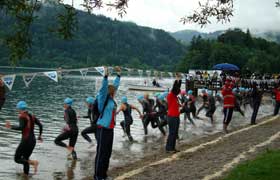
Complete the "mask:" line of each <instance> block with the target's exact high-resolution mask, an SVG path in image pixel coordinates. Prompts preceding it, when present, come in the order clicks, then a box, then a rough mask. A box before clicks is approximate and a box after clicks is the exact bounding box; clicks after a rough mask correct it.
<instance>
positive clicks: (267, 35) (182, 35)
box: [170, 30, 280, 45]
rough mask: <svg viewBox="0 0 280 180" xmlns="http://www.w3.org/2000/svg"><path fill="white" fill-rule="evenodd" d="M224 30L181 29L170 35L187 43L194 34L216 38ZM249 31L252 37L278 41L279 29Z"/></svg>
mask: <svg viewBox="0 0 280 180" xmlns="http://www.w3.org/2000/svg"><path fill="white" fill-rule="evenodd" d="M224 32H225V31H215V32H211V33H203V32H199V31H195V30H182V31H177V32H173V33H170V35H171V36H173V37H174V38H175V39H177V40H178V41H181V42H183V43H184V44H187V45H189V43H190V42H191V40H192V38H193V37H194V36H201V37H202V38H203V39H217V37H218V36H219V35H221V34H222V33H224ZM244 32H246V30H244ZM251 33H252V36H253V37H260V38H263V39H265V40H268V41H271V42H277V43H280V32H279V31H266V32H259V31H254V30H253V31H251Z"/></svg>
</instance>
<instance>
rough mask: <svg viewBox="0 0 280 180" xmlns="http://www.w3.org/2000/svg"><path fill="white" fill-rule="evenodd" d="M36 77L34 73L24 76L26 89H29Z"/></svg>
mask: <svg viewBox="0 0 280 180" xmlns="http://www.w3.org/2000/svg"><path fill="white" fill-rule="evenodd" d="M36 75H37V74H36V73H34V74H26V75H23V76H22V79H23V82H24V84H25V86H26V87H29V84H30V83H31V82H32V81H33V79H34V78H35V76H36Z"/></svg>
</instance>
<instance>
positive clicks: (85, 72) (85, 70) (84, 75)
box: [80, 69, 88, 78]
mask: <svg viewBox="0 0 280 180" xmlns="http://www.w3.org/2000/svg"><path fill="white" fill-rule="evenodd" d="M80 73H81V75H82V76H83V78H85V77H86V76H87V73H88V69H80Z"/></svg>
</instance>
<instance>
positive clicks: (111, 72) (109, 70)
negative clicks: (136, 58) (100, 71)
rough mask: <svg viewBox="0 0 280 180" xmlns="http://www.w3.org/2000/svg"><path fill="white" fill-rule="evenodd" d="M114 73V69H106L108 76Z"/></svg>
mask: <svg viewBox="0 0 280 180" xmlns="http://www.w3.org/2000/svg"><path fill="white" fill-rule="evenodd" d="M113 72H114V68H113V67H108V73H109V75H112V74H113Z"/></svg>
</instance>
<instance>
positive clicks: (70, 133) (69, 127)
mask: <svg viewBox="0 0 280 180" xmlns="http://www.w3.org/2000/svg"><path fill="white" fill-rule="evenodd" d="M72 104H73V100H72V99H70V98H66V99H65V100H64V109H65V110H64V120H65V122H66V126H65V127H64V129H63V132H62V133H61V134H60V135H59V136H57V137H56V138H55V140H54V143H55V144H56V145H58V146H61V147H65V148H67V150H68V151H69V152H70V153H71V155H72V158H73V159H74V160H76V159H77V154H76V151H75V150H74V148H75V145H76V142H77V138H78V133H79V129H78V126H77V116H76V112H75V111H74V110H73V109H72V107H71V106H72ZM66 139H69V145H68V146H67V145H66V144H65V143H64V142H62V141H63V140H66Z"/></svg>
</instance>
